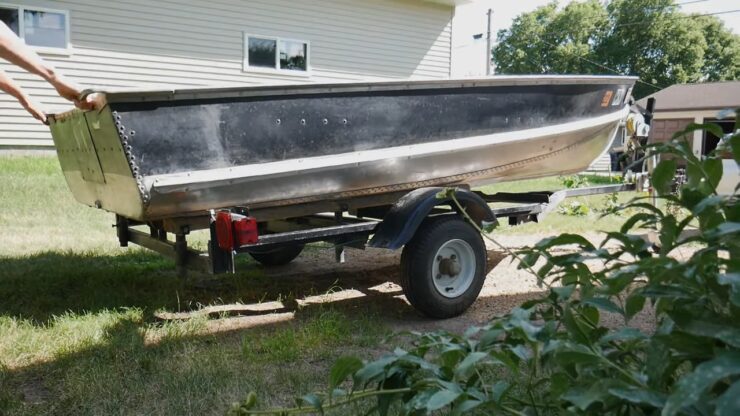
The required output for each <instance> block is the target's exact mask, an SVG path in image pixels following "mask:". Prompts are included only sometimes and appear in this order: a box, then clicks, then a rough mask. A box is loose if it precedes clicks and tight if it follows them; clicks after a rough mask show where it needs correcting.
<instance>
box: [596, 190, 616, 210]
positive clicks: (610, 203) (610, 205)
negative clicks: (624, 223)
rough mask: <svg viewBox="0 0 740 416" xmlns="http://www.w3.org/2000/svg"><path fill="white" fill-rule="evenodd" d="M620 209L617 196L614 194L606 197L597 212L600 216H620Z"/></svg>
mask: <svg viewBox="0 0 740 416" xmlns="http://www.w3.org/2000/svg"><path fill="white" fill-rule="evenodd" d="M621 208H622V207H621V204H620V203H619V194H618V193H616V192H615V193H613V194H609V195H607V197H606V198H605V199H604V202H603V204H602V206H601V208H599V210H598V211H599V212H601V214H602V215H622V209H621Z"/></svg>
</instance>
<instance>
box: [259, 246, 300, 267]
mask: <svg viewBox="0 0 740 416" xmlns="http://www.w3.org/2000/svg"><path fill="white" fill-rule="evenodd" d="M302 251H303V244H291V245H287V246H281V247H276V248H272V249H269V250H264V251H261V250H259V249H255V251H250V252H249V255H250V256H252V258H253V259H255V260H257V261H258V262H259V263H260V264H262V265H263V266H268V267H270V266H284V265H286V264H288V263H290V262H291V261H293V260H294V259H295V258H296V257H298V255H299V254H301V252H302Z"/></svg>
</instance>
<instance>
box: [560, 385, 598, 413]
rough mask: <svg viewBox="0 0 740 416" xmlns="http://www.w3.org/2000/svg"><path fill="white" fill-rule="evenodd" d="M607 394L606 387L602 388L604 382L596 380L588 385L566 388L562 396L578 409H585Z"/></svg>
mask: <svg viewBox="0 0 740 416" xmlns="http://www.w3.org/2000/svg"><path fill="white" fill-rule="evenodd" d="M607 395H608V393H607V390H606V388H604V383H603V382H596V383H593V384H592V385H591V386H589V387H583V386H577V387H573V388H571V389H570V390H568V391H567V392H566V393H565V394H564V395H563V397H562V398H563V399H564V400H567V401H569V402H571V403H573V404H574V405H576V407H578V408H579V409H581V410H586V409H588V407H589V406H591V405H592V404H593V403H595V402H598V401H601V400H602V399H604V398H605V397H607Z"/></svg>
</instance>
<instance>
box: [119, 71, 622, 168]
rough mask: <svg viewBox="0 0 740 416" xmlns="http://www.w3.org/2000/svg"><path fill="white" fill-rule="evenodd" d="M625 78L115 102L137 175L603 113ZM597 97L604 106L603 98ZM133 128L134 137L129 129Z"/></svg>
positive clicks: (400, 142)
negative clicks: (614, 81) (607, 81)
mask: <svg viewBox="0 0 740 416" xmlns="http://www.w3.org/2000/svg"><path fill="white" fill-rule="evenodd" d="M629 87H630V85H628V84H623V85H622V84H612V85H610V84H578V85H530V86H492V87H491V86H489V87H466V88H449V89H446V88H443V89H429V90H408V91H404V90H399V91H376V92H354V93H323V94H311V95H282V96H266V97H250V98H224V99H199V100H182V101H162V102H148V103H115V104H111V109H112V110H114V111H116V112H117V113H118V115H119V116H120V117H121V124H122V125H123V126H125V129H124V134H125V135H127V136H128V143H129V144H130V145H131V146H132V154H133V156H134V157H135V158H136V160H137V164H138V166H139V169H140V172H141V174H142V175H144V176H148V175H157V174H167V173H180V172H187V171H195V170H205V169H217V168H228V167H233V166H241V165H250V164H257V163H266V162H275V161H283V160H290V159H298V158H306V157H316V156H326V155H331V154H339V153H348V152H355V151H363V150H374V149H382V148H388V147H395V146H403V145H413V144H421V143H430V142H437V141H443V140H450V139H458V138H463V137H470V136H478V135H485V134H493V133H501V132H506V131H517V130H524V129H531V128H538V127H545V126H550V125H555V124H561V123H566V122H569V121H576V120H581V119H584V118H591V117H596V116H599V115H604V114H608V113H613V112H614V111H617V110H618V109H620V108H621V106H622V102H621V101H620V102H619V103H615V104H614V105H612V100H611V97H612V96H614V95H617V91H618V90H622V92H624V91H626V90H627V89H628V88H629ZM605 103H606V105H604V104H605ZM131 131H135V135H132V134H131V133H130V132H131Z"/></svg>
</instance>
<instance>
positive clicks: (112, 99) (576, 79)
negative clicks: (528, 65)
mask: <svg viewBox="0 0 740 416" xmlns="http://www.w3.org/2000/svg"><path fill="white" fill-rule="evenodd" d="M637 79H638V77H635V76H624V75H619V76H617V75H496V76H491V77H486V78H461V79H441V80H398V81H396V80H387V81H370V82H340V83H307V84H277V85H275V84H272V85H254V86H222V87H199V88H183V89H124V90H110V91H108V90H95V89H86V90H84V91H83V93H82V96H83V97H85V96H87V95H90V94H93V93H103V94H105V98H106V102H107V103H109V104H111V103H136V102H153V101H181V100H199V99H229V98H248V97H264V96H281V95H297V94H307V95H311V94H326V93H357V92H379V91H410V90H428V89H444V88H469V87H505V86H536V85H583V84H597V85H602V84H616V83H624V82H627V83H630V84H634V82H635V81H636V80H637Z"/></svg>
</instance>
